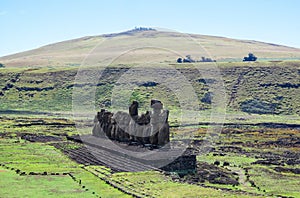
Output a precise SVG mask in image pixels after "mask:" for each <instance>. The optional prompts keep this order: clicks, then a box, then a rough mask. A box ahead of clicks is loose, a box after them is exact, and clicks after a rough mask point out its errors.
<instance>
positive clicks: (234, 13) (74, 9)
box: [0, 0, 300, 56]
mask: <svg viewBox="0 0 300 198" xmlns="http://www.w3.org/2000/svg"><path fill="white" fill-rule="evenodd" d="M299 8H300V1H299V0H208V1H201V0H198V1H197V0H195V1H192V0H190V1H189V0H186V1H176V0H148V1H146V0H127V1H126V0H109V1H106V0H102V1H101V0H98V1H97V0H40V1H39V0H0V25H1V26H0V27H1V34H0V35H1V36H0V44H1V47H0V56H4V55H8V54H12V53H17V52H21V51H25V50H29V49H34V48H37V47H40V46H43V45H46V44H50V43H54V42H59V41H63V40H68V39H73V38H78V37H83V36H88V35H100V34H103V33H112V32H120V31H124V30H128V29H132V28H134V27H135V26H143V27H161V28H168V29H172V30H176V31H179V32H184V33H197V34H206V35H216V36H225V37H230V38H237V39H250V40H258V41H265V42H271V43H276V44H283V45H288V46H293V47H298V48H300V12H299Z"/></svg>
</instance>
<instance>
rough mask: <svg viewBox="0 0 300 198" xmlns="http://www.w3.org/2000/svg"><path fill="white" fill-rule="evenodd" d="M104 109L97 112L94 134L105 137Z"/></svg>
mask: <svg viewBox="0 0 300 198" xmlns="http://www.w3.org/2000/svg"><path fill="white" fill-rule="evenodd" d="M104 111H105V110H104V109H101V111H100V112H98V113H97V115H96V116H95V119H94V127H93V131H92V133H93V135H94V136H97V137H104V136H105V134H104V131H103V129H102V122H103V114H104Z"/></svg>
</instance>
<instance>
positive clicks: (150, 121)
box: [93, 100, 170, 146]
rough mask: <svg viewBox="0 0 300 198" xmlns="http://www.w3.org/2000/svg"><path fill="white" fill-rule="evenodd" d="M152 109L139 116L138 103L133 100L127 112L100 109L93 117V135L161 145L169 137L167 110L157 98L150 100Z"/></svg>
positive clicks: (121, 140) (167, 140)
mask: <svg viewBox="0 0 300 198" xmlns="http://www.w3.org/2000/svg"><path fill="white" fill-rule="evenodd" d="M150 106H151V108H152V111H150V112H149V111H147V112H146V113H145V114H142V115H140V116H139V114H138V107H139V103H138V102H137V101H133V102H132V104H131V105H130V107H129V114H128V113H125V112H121V111H118V112H116V113H111V112H109V111H106V110H104V109H102V110H101V111H100V112H98V113H97V115H96V117H95V124H94V128H93V135H94V136H97V137H105V136H106V137H108V138H109V139H113V140H117V141H120V142H128V143H133V142H135V143H137V144H142V145H147V144H149V145H156V146H163V145H165V144H167V143H168V142H169V141H170V139H169V136H170V129H169V124H168V116H169V111H168V110H163V104H162V103H161V101H159V100H151V105H150Z"/></svg>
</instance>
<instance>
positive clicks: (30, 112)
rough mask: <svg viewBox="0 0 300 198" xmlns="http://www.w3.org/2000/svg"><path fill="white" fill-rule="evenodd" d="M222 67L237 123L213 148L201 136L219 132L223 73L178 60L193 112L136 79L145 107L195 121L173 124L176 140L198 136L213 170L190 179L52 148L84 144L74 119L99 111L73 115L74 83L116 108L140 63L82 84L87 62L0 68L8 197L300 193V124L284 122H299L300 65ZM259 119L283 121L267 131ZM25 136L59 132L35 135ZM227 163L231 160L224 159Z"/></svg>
mask: <svg viewBox="0 0 300 198" xmlns="http://www.w3.org/2000/svg"><path fill="white" fill-rule="evenodd" d="M218 64H219V66H220V72H221V75H222V79H223V81H224V89H225V92H226V95H227V97H226V98H224V100H223V102H224V103H225V105H226V106H227V108H226V110H225V109H218V111H219V112H220V115H222V116H226V118H225V120H224V122H225V123H226V124H232V125H226V126H224V127H223V130H222V131H220V133H219V131H218V132H217V131H212V134H214V133H215V134H216V136H218V138H216V139H215V142H214V145H211V146H212V148H211V151H210V152H209V153H207V154H202V153H201V150H200V147H201V145H199V143H197V142H200V143H201V141H202V140H203V139H206V138H207V137H206V135H207V133H208V130H210V129H213V127H212V126H210V125H209V124H207V123H209V122H211V121H213V120H214V119H213V120H211V119H210V116H211V114H212V109H211V101H210V99H209V97H210V96H209V92H210V90H209V87H210V85H209V84H213V83H214V79H212V78H205V77H203V76H201V75H200V74H199V72H197V69H196V68H197V67H203V68H206V69H207V66H209V65H206V64H204V63H203V64H202V63H197V64H196V65H193V64H170V65H171V66H172V67H174V68H176V69H178V71H180V72H181V74H182V75H184V77H185V78H186V79H187V80H188V81H189V83H190V84H191V85H192V86H193V88H194V90H195V94H196V96H197V97H198V102H199V109H197V110H195V109H188V113H189V114H188V115H190V116H187V117H184V115H185V114H184V113H185V112H183V111H182V109H181V108H182V107H181V105H182V104H180V101H179V99H178V97H177V95H176V94H174V92H172V90H170V89H168V88H166V87H165V86H163V85H162V84H159V83H158V84H153V83H151V82H152V81H153V80H151V79H148V78H147V79H144V81H145V83H146V84H144V85H143V84H136V86H135V88H134V90H133V92H132V94H131V96H130V100H138V101H139V102H140V104H141V111H145V110H147V109H148V105H149V104H148V103H149V100H150V99H152V98H157V99H160V100H162V102H163V103H164V105H165V108H167V109H169V110H170V125H171V126H177V125H179V126H180V124H182V123H184V124H193V126H184V127H183V126H182V127H177V128H176V127H174V128H171V140H176V139H180V138H191V137H192V145H191V147H193V148H194V149H195V151H196V152H198V153H197V161H198V162H199V164H198V166H199V167H201V170H202V169H203V171H204V172H203V174H202V175H201V174H200V176H199V175H190V176H187V177H182V178H180V177H179V176H178V175H177V174H176V173H172V174H164V173H162V172H156V171H149V172H139V173H115V172H113V171H111V170H110V169H109V168H108V167H104V166H91V165H89V164H78V163H76V162H75V161H73V160H71V159H70V158H68V157H67V156H66V155H65V154H64V153H63V152H62V151H61V150H59V149H56V148H55V147H54V146H53V145H52V143H54V142H64V143H66V142H67V143H69V144H68V146H69V148H70V149H75V148H78V147H80V146H82V145H80V144H78V143H74V142H70V141H68V140H67V138H66V137H68V136H72V135H77V134H78V133H79V129H77V128H76V127H75V125H74V124H75V122H78V121H81V122H80V124H83V123H84V120H85V119H93V117H94V114H93V115H85V113H86V112H88V111H87V110H86V109H82V112H81V113H82V118H81V117H79V118H78V117H77V118H76V119H78V120H74V119H73V117H72V94H73V91H74V90H75V89H77V88H79V89H77V91H78V92H77V94H79V95H81V96H83V97H87V98H88V97H91V92H92V90H93V89H95V90H96V98H95V103H96V104H95V105H96V110H99V109H100V108H106V109H110V110H113V111H115V110H117V109H113V107H111V106H110V102H111V98H112V93H113V91H114V87H115V86H116V84H117V82H118V80H119V79H120V77H121V76H122V75H123V74H124V73H126V71H128V70H130V69H131V68H134V66H135V65H134V64H132V65H126V66H124V65H118V64H116V65H114V66H112V67H110V68H108V69H107V70H105V72H106V73H105V75H103V77H102V78H101V79H100V80H99V82H98V84H97V85H94V84H88V83H87V84H78V82H77V83H76V82H74V80H75V76H76V72H77V69H78V68H79V67H78V65H72V66H64V67H23V68H0V112H1V114H0V152H1V155H0V164H1V166H0V197H132V196H140V197H282V196H290V197H295V198H296V197H300V189H299V186H300V183H299V181H300V176H299V174H298V173H297V170H298V169H300V161H299V160H298V159H299V152H300V150H299V143H298V142H299V138H300V135H299V128H284V124H300V114H299V112H300V111H299V109H300V106H299V104H300V101H299V100H300V99H299V95H300V92H299V90H300V87H299V82H300V78H299V69H300V62H299V61H282V62H268V61H265V62H256V63H238V62H233V63H225V62H223V63H218ZM92 69H93V67H88V68H86V70H85V71H89V70H92ZM148 82H150V83H148ZM147 83H148V84H147ZM121 93H123V92H121ZM124 94H125V95H126V94H128V93H126V91H124ZM186 98H188V97H186ZM184 101H185V102H188V100H184ZM187 104H188V103H187ZM85 111H86V112H85ZM88 113H90V112H88ZM94 113H95V112H94ZM197 114H198V116H197V119H194V117H193V115H197ZM222 116H221V117H222ZM80 119H81V120H80ZM216 120H222V119H220V118H216ZM198 123H200V125H198ZM201 123H202V124H201ZM257 123H281V124H283V125H282V128H272V127H270V128H268V127H264V126H261V125H260V126H259V125H255V124H257ZM247 124H248V125H247ZM81 126H84V125H81ZM86 128H87V127H86ZM90 132H91V131H87V133H90ZM25 135H36V136H50V137H54V138H59V139H56V140H52V141H51V142H47V141H46V142H30V141H28V140H25V139H24V138H23V137H24V136H25ZM189 135H192V136H189ZM297 160H298V161H297ZM217 161H218V162H219V163H220V165H216V162H217ZM225 162H226V163H228V164H229V165H225V166H224V163H225ZM270 162H274V163H275V164H272V163H271V164H270ZM208 167H212V169H210V168H208ZM216 175H217V178H216V179H215V180H212V179H211V177H212V176H216ZM231 178H237V181H238V185H232V184H228V183H226V182H223V180H224V179H225V180H226V179H231ZM193 179H195V180H193ZM216 181H217V182H216ZM218 181H221V182H219V183H218ZM12 186H13V187H14V189H15V190H14V191H12V190H10V189H11V187H12Z"/></svg>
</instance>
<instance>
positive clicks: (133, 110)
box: [129, 101, 139, 117]
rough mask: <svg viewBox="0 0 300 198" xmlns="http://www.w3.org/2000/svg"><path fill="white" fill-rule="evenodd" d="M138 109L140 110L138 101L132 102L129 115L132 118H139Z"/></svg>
mask: <svg viewBox="0 0 300 198" xmlns="http://www.w3.org/2000/svg"><path fill="white" fill-rule="evenodd" d="M138 108H139V103H138V102H137V101H132V104H131V105H130V107H129V115H130V116H131V117H135V116H138V114H139V112H138Z"/></svg>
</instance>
